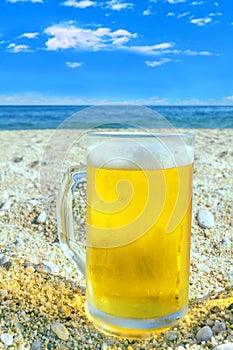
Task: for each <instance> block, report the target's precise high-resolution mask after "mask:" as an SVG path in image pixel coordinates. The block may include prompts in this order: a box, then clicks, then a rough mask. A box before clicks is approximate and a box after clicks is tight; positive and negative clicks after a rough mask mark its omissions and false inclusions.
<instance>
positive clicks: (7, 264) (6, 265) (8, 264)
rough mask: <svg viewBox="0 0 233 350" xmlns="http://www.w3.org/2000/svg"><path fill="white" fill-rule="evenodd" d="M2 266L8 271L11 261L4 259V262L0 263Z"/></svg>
mask: <svg viewBox="0 0 233 350" xmlns="http://www.w3.org/2000/svg"><path fill="white" fill-rule="evenodd" d="M2 266H3V267H4V268H5V269H6V270H7V271H9V270H10V268H11V266H12V262H11V261H6V262H5V263H4V264H2Z"/></svg>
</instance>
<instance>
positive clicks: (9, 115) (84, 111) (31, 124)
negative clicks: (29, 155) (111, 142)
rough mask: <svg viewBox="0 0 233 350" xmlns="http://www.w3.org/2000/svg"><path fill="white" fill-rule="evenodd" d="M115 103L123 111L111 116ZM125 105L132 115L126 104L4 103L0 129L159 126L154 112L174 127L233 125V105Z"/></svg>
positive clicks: (230, 126)
mask: <svg viewBox="0 0 233 350" xmlns="http://www.w3.org/2000/svg"><path fill="white" fill-rule="evenodd" d="M106 106H107V107H108V113H106ZM116 106H118V107H119V106H120V107H121V110H119V113H117V115H114V117H113V118H112V119H111V110H109V108H115V107H116ZM91 107H93V108H91ZM125 107H128V108H131V109H130V115H129V113H127V112H126V113H125V110H124V106H123V105H97V106H89V105H1V106H0V130H33V129H56V128H77V129H88V128H93V127H96V126H97V125H98V123H100V124H101V126H103V127H111V126H112V125H113V124H114V125H115V124H116V122H117V127H118V128H127V127H129V126H130V127H131V126H132V125H138V124H140V125H144V126H145V127H148V128H153V127H158V125H157V124H156V121H155V118H154V116H153V113H154V112H155V113H156V115H159V118H161V119H163V120H165V121H166V122H167V123H168V124H169V125H171V126H172V127H175V128H190V129H194V128H209V129H212V128H220V129H223V128H233V106H229V105H221V106H220V105H217V106H213V105H210V106H207V105H203V106H201V105H200V106H196V105H195V106H194V105H190V106H186V105H185V106H184V105H180V106H177V105H159V106H155V105H153V106H137V105H125ZM138 108H141V109H142V111H143V108H145V110H149V112H152V113H142V112H140V113H139V114H138V115H137V113H138V112H137V110H138ZM89 112H91V113H89ZM93 112H94V113H93ZM134 112H135V115H134ZM113 114H114V113H113Z"/></svg>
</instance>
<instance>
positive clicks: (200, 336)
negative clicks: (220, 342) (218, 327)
mask: <svg viewBox="0 0 233 350" xmlns="http://www.w3.org/2000/svg"><path fill="white" fill-rule="evenodd" d="M212 336H213V332H212V329H211V328H210V327H209V326H204V327H202V328H201V329H200V330H199V331H198V332H197V335H196V339H197V342H198V343H201V342H202V341H208V340H210V339H211V338H212Z"/></svg>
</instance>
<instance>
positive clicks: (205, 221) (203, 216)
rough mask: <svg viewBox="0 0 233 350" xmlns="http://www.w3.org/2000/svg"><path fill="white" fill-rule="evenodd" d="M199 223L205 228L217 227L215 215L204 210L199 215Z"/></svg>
mask: <svg viewBox="0 0 233 350" xmlns="http://www.w3.org/2000/svg"><path fill="white" fill-rule="evenodd" d="M197 221H198V224H199V226H201V227H203V228H212V227H214V225H215V222H214V216H213V214H212V213H211V212H210V211H209V210H207V209H202V210H200V211H199V212H198V214H197Z"/></svg>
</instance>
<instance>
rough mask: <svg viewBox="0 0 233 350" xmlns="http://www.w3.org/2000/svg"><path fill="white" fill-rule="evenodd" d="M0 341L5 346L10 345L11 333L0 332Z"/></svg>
mask: <svg viewBox="0 0 233 350" xmlns="http://www.w3.org/2000/svg"><path fill="white" fill-rule="evenodd" d="M1 341H2V342H3V343H4V344H5V345H6V346H11V345H12V344H13V335H12V334H10V333H2V334H1Z"/></svg>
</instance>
